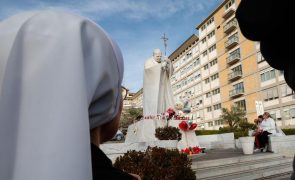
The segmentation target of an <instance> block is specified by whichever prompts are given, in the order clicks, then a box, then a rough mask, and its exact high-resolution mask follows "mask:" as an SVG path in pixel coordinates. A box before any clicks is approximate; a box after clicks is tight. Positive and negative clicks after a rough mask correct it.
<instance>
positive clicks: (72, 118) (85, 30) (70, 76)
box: [0, 11, 123, 180]
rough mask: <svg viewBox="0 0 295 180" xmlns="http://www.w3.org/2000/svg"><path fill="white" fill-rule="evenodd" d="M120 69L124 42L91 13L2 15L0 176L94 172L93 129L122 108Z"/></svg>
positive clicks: (74, 176) (72, 176) (64, 178)
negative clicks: (92, 18) (119, 43)
mask: <svg viewBox="0 0 295 180" xmlns="http://www.w3.org/2000/svg"><path fill="white" fill-rule="evenodd" d="M122 77H123V59H122V55H121V52H120V50H119V48H118V46H117V45H116V43H115V42H114V41H113V40H112V39H111V38H110V36H109V35H108V34H107V33H106V32H104V30H103V29H102V28H101V27H99V26H98V25H96V24H95V23H94V22H92V21H90V20H88V19H86V18H83V17H80V16H77V15H73V14H68V13H64V12H59V11H37V12H27V13H21V14H19V15H16V16H13V17H11V18H8V19H6V20H4V21H2V22H0V179H1V180H2V179H3V180H18V179H27V180H29V179H30V180H37V179H38V180H41V179H42V180H82V179H83V180H90V179H92V175H91V154H90V137H89V136H90V135H89V129H92V128H94V127H97V126H100V125H102V124H104V123H107V122H109V121H110V120H112V119H113V118H114V116H115V115H116V114H117V113H118V111H119V105H120V101H121V82H122Z"/></svg>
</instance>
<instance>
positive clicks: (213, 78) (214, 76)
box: [211, 73, 219, 81]
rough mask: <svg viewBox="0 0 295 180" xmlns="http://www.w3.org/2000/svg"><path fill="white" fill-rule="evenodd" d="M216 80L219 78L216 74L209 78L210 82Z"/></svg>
mask: <svg viewBox="0 0 295 180" xmlns="http://www.w3.org/2000/svg"><path fill="white" fill-rule="evenodd" d="M217 78H219V75H218V73H216V74H214V75H213V76H211V81H213V80H215V79H217Z"/></svg>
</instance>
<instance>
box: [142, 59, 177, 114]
mask: <svg viewBox="0 0 295 180" xmlns="http://www.w3.org/2000/svg"><path fill="white" fill-rule="evenodd" d="M167 62H168V63H167ZM172 73H173V66H172V63H171V62H170V60H168V59H167V60H165V61H162V62H161V63H158V62H156V61H155V60H154V59H153V58H150V59H148V60H147V61H146V63H145V65H144V80H143V114H144V116H147V115H157V114H160V113H163V112H165V111H166V110H167V109H168V108H170V107H171V108H174V99H173V93H172V88H171V83H170V77H171V75H172Z"/></svg>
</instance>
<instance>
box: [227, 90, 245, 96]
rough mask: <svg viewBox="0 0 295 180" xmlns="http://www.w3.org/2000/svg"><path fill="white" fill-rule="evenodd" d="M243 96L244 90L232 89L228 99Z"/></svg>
mask: <svg viewBox="0 0 295 180" xmlns="http://www.w3.org/2000/svg"><path fill="white" fill-rule="evenodd" d="M243 94H244V88H238V89H233V90H230V91H229V97H231V98H235V97H239V96H242V95H243Z"/></svg>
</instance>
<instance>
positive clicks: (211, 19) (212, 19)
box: [207, 17, 214, 26]
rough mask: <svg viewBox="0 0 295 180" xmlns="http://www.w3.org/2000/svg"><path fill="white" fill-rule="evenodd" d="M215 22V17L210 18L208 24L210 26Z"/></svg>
mask: <svg viewBox="0 0 295 180" xmlns="http://www.w3.org/2000/svg"><path fill="white" fill-rule="evenodd" d="M213 22H214V17H212V18H210V19H209V20H208V21H207V26H209V25H210V24H212V23H213Z"/></svg>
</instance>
